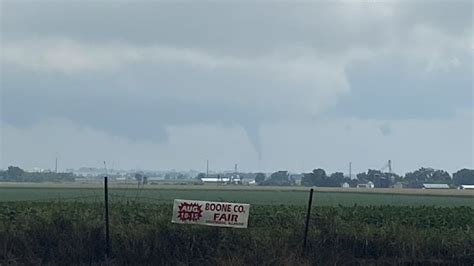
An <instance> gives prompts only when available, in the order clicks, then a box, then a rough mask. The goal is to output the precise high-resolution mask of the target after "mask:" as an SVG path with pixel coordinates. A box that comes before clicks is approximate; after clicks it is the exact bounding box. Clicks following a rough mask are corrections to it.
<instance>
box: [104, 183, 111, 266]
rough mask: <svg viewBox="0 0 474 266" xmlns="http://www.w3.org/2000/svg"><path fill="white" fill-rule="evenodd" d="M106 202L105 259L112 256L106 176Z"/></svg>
mask: <svg viewBox="0 0 474 266" xmlns="http://www.w3.org/2000/svg"><path fill="white" fill-rule="evenodd" d="M104 201H105V259H106V260H107V259H108V258H109V256H110V236H109V186H108V182H107V177H106V176H104Z"/></svg>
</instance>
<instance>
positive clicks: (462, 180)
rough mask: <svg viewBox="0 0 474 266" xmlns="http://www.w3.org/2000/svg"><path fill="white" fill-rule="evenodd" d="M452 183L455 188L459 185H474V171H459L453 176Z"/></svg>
mask: <svg viewBox="0 0 474 266" xmlns="http://www.w3.org/2000/svg"><path fill="white" fill-rule="evenodd" d="M453 183H454V184H455V185H456V186H460V185H474V170H473V169H466V168H464V169H461V170H459V171H457V172H456V173H454V174H453Z"/></svg>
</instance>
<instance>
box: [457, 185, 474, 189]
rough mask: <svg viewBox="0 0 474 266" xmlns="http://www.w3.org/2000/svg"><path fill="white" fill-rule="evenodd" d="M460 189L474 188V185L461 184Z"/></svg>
mask: <svg viewBox="0 0 474 266" xmlns="http://www.w3.org/2000/svg"><path fill="white" fill-rule="evenodd" d="M459 188H460V189H474V185H461V186H459Z"/></svg>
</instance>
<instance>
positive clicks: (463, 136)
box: [0, 0, 474, 174]
mask: <svg viewBox="0 0 474 266" xmlns="http://www.w3.org/2000/svg"><path fill="white" fill-rule="evenodd" d="M377 2H379V1H367V2H365V3H354V2H351V3H349V2H344V1H337V2H336V1H331V2H313V3H299V4H294V3H270V2H260V3H252V2H249V1H236V3H230V2H228V3H219V4H218V3H184V2H179V3H164V2H161V3H159V2H152V1H138V2H134V3H132V2H128V1H118V2H117V1H105V0H104V1H97V2H84V1H31V2H25V1H1V56H0V60H1V121H0V122H1V143H0V145H1V157H0V167H1V168H6V167H7V166H9V165H18V166H20V167H22V168H25V169H31V168H33V167H40V168H51V169H52V168H54V160H55V157H59V169H60V170H61V169H66V168H71V167H73V168H77V167H80V166H92V167H102V164H103V161H107V163H108V165H109V167H111V165H113V166H114V167H115V168H121V169H129V168H140V169H173V168H174V169H183V170H185V169H197V170H201V171H204V170H205V166H206V159H209V161H210V168H211V169H213V170H226V169H233V166H234V163H238V164H239V168H240V169H241V170H242V171H266V172H269V171H275V170H283V169H284V170H290V171H296V172H301V171H310V170H312V169H313V168H317V167H322V168H325V169H326V170H327V171H329V172H332V171H343V172H347V169H348V163H349V161H352V162H353V168H354V172H360V171H365V170H367V169H368V168H372V169H380V168H382V167H383V166H384V165H385V163H386V161H387V160H389V159H391V160H392V161H393V169H394V171H396V172H398V173H402V174H403V173H405V172H407V171H412V170H414V169H417V168H419V167H422V166H424V167H433V168H441V169H446V170H448V171H450V172H453V171H456V170H458V169H460V168H464V167H467V168H473V167H474V162H473V161H474V159H473V150H474V143H473V136H474V132H473V130H474V125H473V119H474V107H473V102H474V98H473V97H474V96H473V54H474V42H473V24H474V22H473V8H474V7H473V3H472V1H404V2H402V3H396V2H389V1H383V2H384V3H377Z"/></svg>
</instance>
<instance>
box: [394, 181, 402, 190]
mask: <svg viewBox="0 0 474 266" xmlns="http://www.w3.org/2000/svg"><path fill="white" fill-rule="evenodd" d="M393 188H396V189H401V188H403V184H402V183H401V182H397V183H395V184H393Z"/></svg>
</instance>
